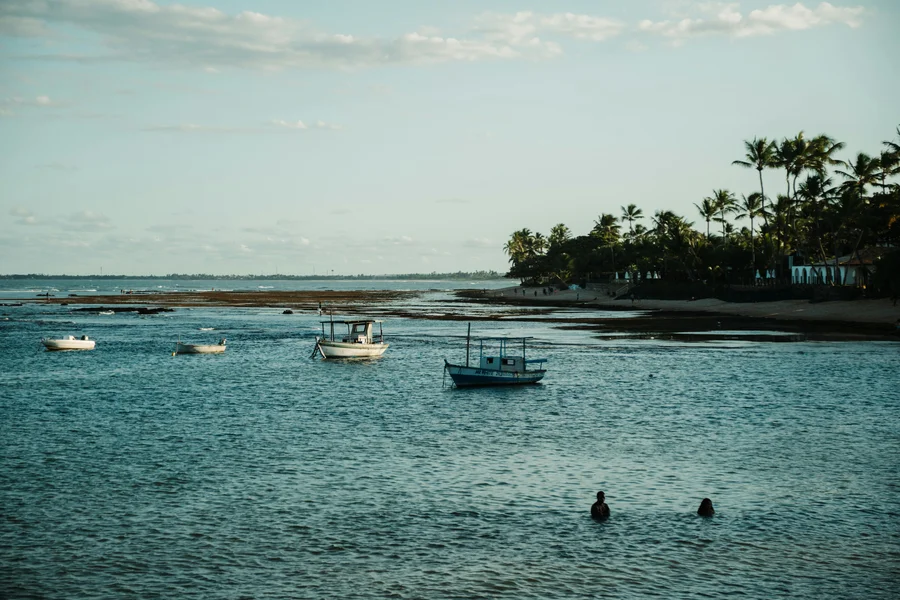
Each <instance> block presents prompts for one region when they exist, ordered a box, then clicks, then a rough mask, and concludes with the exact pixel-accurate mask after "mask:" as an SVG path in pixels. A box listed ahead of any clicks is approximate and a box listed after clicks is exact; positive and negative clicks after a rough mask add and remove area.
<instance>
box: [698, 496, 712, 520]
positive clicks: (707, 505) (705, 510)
mask: <svg viewBox="0 0 900 600" xmlns="http://www.w3.org/2000/svg"><path fill="white" fill-rule="evenodd" d="M715 512H716V511H715V510H714V509H713V505H712V500H710V499H709V498H704V499H703V500H701V501H700V508H698V509H697V514H698V515H700V516H701V517H711V516H713V513H715Z"/></svg>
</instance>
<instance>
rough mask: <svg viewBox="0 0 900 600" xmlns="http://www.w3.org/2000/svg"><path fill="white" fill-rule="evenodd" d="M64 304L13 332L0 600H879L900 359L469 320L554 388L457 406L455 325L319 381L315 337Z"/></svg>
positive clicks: (37, 313)
mask: <svg viewBox="0 0 900 600" xmlns="http://www.w3.org/2000/svg"><path fill="white" fill-rule="evenodd" d="M397 285H398V287H402V286H403V283H398V284H397ZM435 287H438V288H440V287H441V286H435ZM451 287H452V286H451ZM74 307H75V306H74V305H73V306H59V305H57V306H40V305H34V304H27V303H26V305H25V306H22V307H0V313H2V314H0V319H5V320H0V597H4V598H6V597H8V598H25V597H41V598H572V597H610V598H645V597H649V596H658V597H664V598H696V597H704V596H705V597H732V596H744V597H749V598H768V597H792V598H820V597H823V596H824V595H826V594H829V595H834V596H835V597H853V598H895V597H896V593H897V592H896V590H897V589H898V588H897V586H898V581H900V509H898V508H897V497H898V493H900V478H898V477H897V472H898V467H900V392H898V389H900V368H898V367H900V344H893V343H843V344H839V343H833V344H827V343H742V342H733V341H731V342H718V343H697V344H683V343H673V342H663V341H656V340H634V341H628V340H603V339H601V338H597V337H592V335H591V334H590V333H588V332H584V331H562V330H559V329H555V328H553V327H552V325H551V324H549V323H539V322H538V323H518V322H513V321H501V322H496V323H476V324H475V326H474V327H475V331H474V333H479V334H482V335H530V336H534V337H535V339H534V340H532V341H533V342H534V343H533V345H532V346H531V347H530V350H529V352H530V354H531V355H532V356H533V357H537V356H538V355H542V356H546V357H547V358H549V359H550V363H549V369H550V371H549V374H548V376H547V378H546V379H545V382H544V383H543V384H541V385H537V386H530V387H525V388H519V389H512V388H510V389H474V390H455V389H451V388H449V387H442V365H443V359H444V358H447V359H450V360H463V359H464V354H465V348H464V341H463V340H462V339H461V338H460V337H459V336H461V335H464V333H465V323H460V322H441V321H425V320H416V319H393V320H390V321H388V322H387V323H386V324H385V332H386V335H387V337H388V341H389V342H391V344H392V345H391V347H390V349H389V350H388V351H387V353H386V355H385V356H384V357H383V358H382V359H379V360H373V361H357V362H327V361H322V360H318V359H310V358H309V355H310V353H311V351H312V349H313V336H314V335H315V333H316V331H317V328H318V325H317V322H318V320H319V318H318V317H317V316H315V315H312V314H299V313H298V314H294V315H282V314H280V310H278V309H264V308H259V309H193V310H190V309H180V310H177V311H176V312H174V313H167V314H160V315H156V316H148V317H139V316H137V315H132V314H120V315H114V316H113V315H109V316H107V315H97V314H84V313H73V312H71V311H70V309H71V308H74ZM209 328H212V329H211V330H210V329H209ZM82 333H86V334H88V335H90V336H91V337H93V338H95V339H96V340H97V349H96V350H94V351H92V352H67V353H49V352H45V351H43V350H42V348H41V347H40V345H39V343H38V341H39V339H40V338H41V337H43V336H55V335H64V334H73V335H77V334H82ZM179 336H180V337H181V338H182V339H184V340H191V341H193V340H198V341H205V340H209V341H215V340H218V339H219V338H220V337H227V338H228V340H229V346H228V350H227V352H226V353H225V354H224V355H220V356H175V357H173V356H171V351H172V349H173V345H174V341H175V340H176V339H177V338H178V337H179ZM600 489H602V490H604V491H605V492H606V496H607V502H608V503H609V505H610V508H611V510H612V517H611V518H610V519H609V520H608V521H607V522H605V523H596V522H594V521H592V520H591V518H590V516H589V509H590V505H591V503H592V502H593V500H594V495H595V494H596V491H597V490H600ZM705 496H708V497H710V498H712V500H713V503H714V505H715V507H716V515H715V516H714V517H713V518H711V519H703V518H700V517H698V516H696V514H695V511H696V509H697V506H698V505H699V503H700V500H701V499H702V498H703V497H705Z"/></svg>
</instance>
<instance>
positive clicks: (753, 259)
mask: <svg viewBox="0 0 900 600" xmlns="http://www.w3.org/2000/svg"><path fill="white" fill-rule="evenodd" d="M764 202H765V201H764ZM750 256H751V258H750V262H751V263H752V264H751V266H752V267H753V269H752V272H753V275H752V279H751V281H750V285H756V246H754V245H753V213H752V212H751V213H750Z"/></svg>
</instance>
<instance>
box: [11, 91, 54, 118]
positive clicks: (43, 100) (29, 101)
mask: <svg viewBox="0 0 900 600" xmlns="http://www.w3.org/2000/svg"><path fill="white" fill-rule="evenodd" d="M52 106H61V103H60V102H56V101H54V100H51V99H50V96H45V95H41V96H35V97H33V98H22V97H21V96H13V97H12V98H4V99H3V100H0V115H3V116H10V115H13V114H15V113H14V111H13V110H12V109H13V108H17V107H28V108H47V107H52Z"/></svg>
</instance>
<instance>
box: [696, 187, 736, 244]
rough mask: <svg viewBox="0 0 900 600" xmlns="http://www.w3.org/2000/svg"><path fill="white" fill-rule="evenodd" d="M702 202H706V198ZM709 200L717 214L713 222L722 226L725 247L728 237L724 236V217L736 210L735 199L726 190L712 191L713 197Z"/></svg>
mask: <svg viewBox="0 0 900 600" xmlns="http://www.w3.org/2000/svg"><path fill="white" fill-rule="evenodd" d="M704 200H706V198H704ZM710 200H711V201H712V204H713V206H715V209H716V210H715V212H717V213H718V214H719V216H718V217H717V218H716V219H715V220H716V221H718V222H719V223H721V224H722V240H723V241H724V243H725V244H726V245H727V244H728V237H727V236H726V235H725V223H726V220H725V215H726V214H728V213H733V212H734V211H735V210H736V209H737V199H736V198H735V197H734V194H732V193H731V192H729V191H728V190H713V195H712V198H710Z"/></svg>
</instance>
